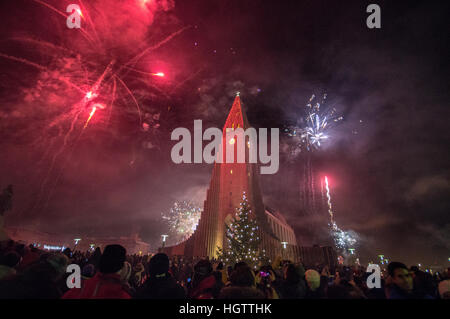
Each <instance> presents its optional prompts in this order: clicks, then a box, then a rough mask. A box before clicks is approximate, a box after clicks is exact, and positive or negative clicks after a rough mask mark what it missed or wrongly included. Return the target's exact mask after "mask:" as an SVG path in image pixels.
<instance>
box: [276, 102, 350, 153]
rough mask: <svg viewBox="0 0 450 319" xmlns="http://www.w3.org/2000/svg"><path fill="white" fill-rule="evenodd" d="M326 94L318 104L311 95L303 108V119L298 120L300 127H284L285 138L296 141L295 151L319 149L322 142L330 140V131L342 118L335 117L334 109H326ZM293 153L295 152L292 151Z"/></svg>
mask: <svg viewBox="0 0 450 319" xmlns="http://www.w3.org/2000/svg"><path fill="white" fill-rule="evenodd" d="M326 99H327V94H324V95H323V97H322V101H321V102H319V101H317V99H316V96H315V95H314V94H313V95H312V96H311V98H310V99H309V101H308V103H307V104H306V107H305V111H304V112H305V114H304V117H302V118H301V119H300V125H289V126H286V128H285V129H284V132H285V134H286V135H287V136H289V137H293V138H295V140H296V141H297V143H296V145H295V148H296V151H298V152H300V151H302V150H306V151H313V150H317V149H319V148H320V147H321V146H322V144H323V142H324V141H325V140H327V139H329V138H330V129H331V128H332V127H333V126H334V125H335V124H336V123H338V122H339V121H342V120H343V119H344V118H343V117H342V116H338V115H336V109H335V108H334V107H327V106H326V104H325V102H326ZM292 152H293V153H295V151H292Z"/></svg>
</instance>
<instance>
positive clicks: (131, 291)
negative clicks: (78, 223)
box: [0, 240, 450, 299]
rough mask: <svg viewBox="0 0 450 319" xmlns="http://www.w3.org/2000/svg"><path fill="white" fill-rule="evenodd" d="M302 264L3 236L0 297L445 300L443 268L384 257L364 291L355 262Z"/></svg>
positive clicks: (447, 287) (448, 293)
mask: <svg viewBox="0 0 450 319" xmlns="http://www.w3.org/2000/svg"><path fill="white" fill-rule="evenodd" d="M69 264H77V265H79V267H80V269H81V287H80V288H76V287H75V288H69V287H68V284H67V281H68V276H70V274H71V273H70V272H69V273H68V272H67V266H68V265H69ZM307 268H308V269H305V267H304V265H302V264H301V263H293V262H291V261H289V260H282V259H281V258H279V259H277V260H275V261H274V262H272V264H270V265H262V266H260V267H259V268H258V269H255V268H254V267H251V266H250V265H248V264H246V263H245V262H239V263H236V264H234V265H224V264H223V263H222V262H219V261H217V260H214V259H213V260H209V259H207V258H206V259H202V258H186V257H183V256H172V257H170V258H169V257H168V256H167V255H166V254H163V253H158V254H155V255H144V256H141V255H127V253H126V250H125V248H124V247H122V246H120V245H109V246H106V247H105V249H104V250H103V252H102V251H101V250H100V248H96V249H95V251H93V252H81V251H71V250H70V249H69V248H66V249H65V250H64V251H63V252H62V253H61V252H58V253H54V252H48V251H42V250H39V249H37V248H36V247H34V246H33V245H30V246H26V245H23V244H19V243H16V242H14V241H12V240H10V241H7V242H3V243H2V246H1V249H0V299H11V298H12V299H36V298H39V299H41V298H50V299H60V298H62V299H103V298H108V299H109V298H112V299H131V298H135V299H450V268H449V269H447V272H446V273H439V274H437V273H435V274H433V275H431V274H429V273H427V272H423V271H421V270H420V269H418V268H417V267H411V268H408V267H407V266H406V265H404V264H403V263H399V262H391V263H390V264H389V265H388V267H387V269H386V273H383V275H382V278H381V287H380V288H371V289H370V288H369V287H368V286H367V277H368V276H369V275H370V274H369V273H366V271H365V269H363V268H362V267H359V266H353V267H348V266H338V267H336V269H332V270H330V269H329V267H328V266H315V267H307ZM69 280H70V278H69Z"/></svg>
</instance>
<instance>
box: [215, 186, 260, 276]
mask: <svg viewBox="0 0 450 319" xmlns="http://www.w3.org/2000/svg"><path fill="white" fill-rule="evenodd" d="M236 210H237V212H236V216H235V218H234V219H233V220H232V222H231V223H230V225H226V232H225V237H226V240H227V242H226V243H227V245H226V247H224V248H220V247H217V254H218V259H219V260H221V261H223V262H225V263H226V264H235V263H237V262H240V261H244V262H246V263H247V264H248V265H250V266H252V267H254V268H256V266H257V265H258V264H259V263H261V262H266V261H267V260H266V259H267V257H266V255H265V251H264V250H261V249H260V246H261V239H260V237H259V228H258V225H257V223H256V220H255V219H254V218H252V211H251V209H250V205H249V203H248V199H247V195H246V194H245V192H243V195H242V201H241V203H240V207H239V208H237V209H236Z"/></svg>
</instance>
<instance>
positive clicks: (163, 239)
mask: <svg viewBox="0 0 450 319" xmlns="http://www.w3.org/2000/svg"><path fill="white" fill-rule="evenodd" d="M161 237H162V248H164V246H165V245H166V238H167V237H169V235H161Z"/></svg>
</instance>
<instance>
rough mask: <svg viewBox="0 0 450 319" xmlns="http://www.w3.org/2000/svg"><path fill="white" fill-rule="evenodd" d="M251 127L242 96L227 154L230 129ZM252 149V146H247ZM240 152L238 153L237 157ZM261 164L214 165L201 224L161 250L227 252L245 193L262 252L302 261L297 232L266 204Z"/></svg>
mask: <svg viewBox="0 0 450 319" xmlns="http://www.w3.org/2000/svg"><path fill="white" fill-rule="evenodd" d="M249 127H250V124H249V122H248V120H247V116H246V113H245V111H244V109H243V105H242V103H241V100H240V97H239V94H237V95H236V98H235V100H234V102H233V105H232V107H231V110H230V112H229V114H228V117H227V120H226V122H225V125H224V127H223V131H222V133H223V137H222V145H221V147H223V149H224V153H225V152H226V151H225V149H226V147H225V146H226V145H227V144H226V143H228V142H230V144H237V143H231V142H234V138H232V139H233V141H227V138H230V136H229V135H228V136H227V134H226V133H227V129H228V130H230V129H235V128H242V129H243V130H246V129H247V128H249ZM248 147H250V144H248ZM236 153H237V152H236V151H235V152H234V154H236ZM257 165H258V164H255V163H248V161H245V163H239V162H237V161H234V162H233V163H226V161H223V162H222V163H219V162H217V161H216V162H215V163H214V168H213V171H212V177H211V182H210V185H209V188H208V190H207V193H206V200H205V201H204V207H203V211H202V214H201V217H200V221H199V224H198V226H197V228H196V230H195V232H194V233H193V234H192V236H191V237H189V238H188V239H187V240H186V241H184V242H182V243H180V244H178V245H176V246H171V247H164V248H162V249H161V250H162V251H163V252H165V253H166V254H168V255H184V256H188V257H194V256H195V257H206V256H208V257H209V258H215V257H217V247H220V248H224V249H226V237H225V230H226V227H225V225H226V224H229V223H230V222H231V221H232V219H233V218H234V217H235V215H236V208H238V207H239V205H240V202H241V200H242V194H243V193H244V192H245V193H246V194H247V198H248V202H249V205H250V209H251V212H252V218H254V219H256V222H257V224H258V228H259V231H260V238H261V247H260V249H261V250H265V253H266V255H267V256H268V257H269V258H270V259H271V260H274V259H275V258H276V257H282V258H283V259H289V260H292V261H294V262H297V261H300V249H299V247H298V244H297V239H296V237H295V233H294V230H293V229H292V227H290V226H289V224H288V222H287V221H286V219H285V218H284V217H283V216H282V215H281V214H280V213H279V212H277V211H274V210H272V209H270V208H268V207H266V206H265V205H264V202H263V198H262V194H261V189H260V184H259V174H260V173H259V170H258V167H257Z"/></svg>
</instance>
